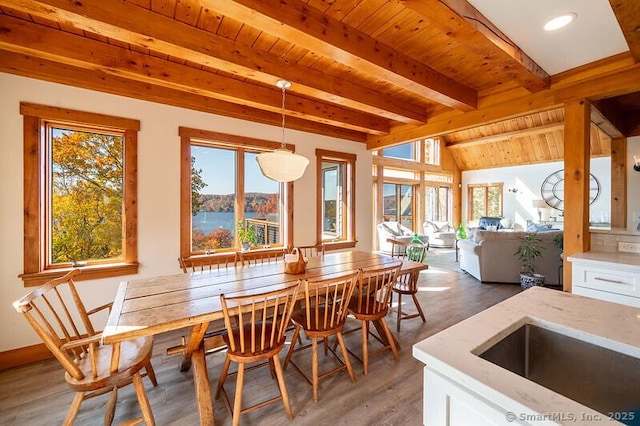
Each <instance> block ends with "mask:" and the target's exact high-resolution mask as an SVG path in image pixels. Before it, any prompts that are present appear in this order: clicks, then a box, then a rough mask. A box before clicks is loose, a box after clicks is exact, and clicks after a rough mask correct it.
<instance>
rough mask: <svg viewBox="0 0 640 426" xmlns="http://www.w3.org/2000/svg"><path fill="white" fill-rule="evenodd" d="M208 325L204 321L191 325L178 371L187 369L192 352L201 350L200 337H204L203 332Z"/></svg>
mask: <svg viewBox="0 0 640 426" xmlns="http://www.w3.org/2000/svg"><path fill="white" fill-rule="evenodd" d="M208 326H209V323H208V322H206V323H202V324H197V325H194V326H193V327H191V332H190V334H189V342H188V343H187V345H186V346H185V347H184V350H183V351H182V354H183V358H182V363H181V364H180V371H182V372H184V371H189V369H190V368H191V361H192V360H193V354H194V353H195V352H196V351H198V350H203V349H202V339H204V334H205V333H206V331H207V327H208Z"/></svg>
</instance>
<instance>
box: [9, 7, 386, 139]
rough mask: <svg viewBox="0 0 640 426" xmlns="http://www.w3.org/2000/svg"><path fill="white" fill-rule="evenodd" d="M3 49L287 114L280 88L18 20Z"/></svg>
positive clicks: (295, 102) (315, 106) (308, 112)
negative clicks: (249, 85)
mask: <svg viewBox="0 0 640 426" xmlns="http://www.w3.org/2000/svg"><path fill="white" fill-rule="evenodd" d="M0 47H2V48H4V49H6V50H10V51H14V52H17V53H25V54H29V55H37V56H39V57H42V58H45V59H49V60H53V61H57V62H63V63H69V64H72V65H74V66H78V67H84V68H89V69H96V70H101V71H103V72H105V73H108V74H115V75H119V76H125V77H127V78H130V79H133V80H136V81H141V82H144V83H152V84H155V85H159V86H164V87H168V88H172V89H176V90H182V91H185V92H190V93H196V94H199V95H203V96H208V97H212V98H215V99H219V100H224V101H227V102H232V103H237V104H242V105H245V106H249V107H252V108H259V109H265V110H267V111H271V112H281V102H282V100H281V99H282V98H281V96H282V95H281V93H280V90H278V89H275V88H274V89H271V88H265V87H261V86H253V87H252V88H251V89H250V90H248V89H247V84H248V83H247V82H242V81H239V80H237V79H233V78H230V77H225V76H221V75H217V74H213V73H210V72H207V71H202V70H200V69H196V68H193V67H190V66H186V65H181V64H177V63H175V62H170V61H166V60H163V59H160V58H156V57H152V56H149V55H145V54H142V53H137V52H133V51H130V50H127V49H123V48H121V47H117V46H113V45H109V44H106V43H102V42H99V41H94V40H89V39H87V38H85V37H79V36H76V35H73V34H70V33H64V32H61V31H58V30H55V29H52V28H48V27H44V26H41V25H38V24H33V23H30V22H27V21H23V20H21V19H18V18H12V17H9V16H4V15H3V16H0ZM287 101H288V102H287V104H286V114H287V115H292V116H297V117H299V118H304V119H308V120H313V121H318V122H322V123H325V124H329V125H334V126H336V125H337V126H340V127H345V128H348V129H351V130H356V131H362V132H366V133H370V134H383V133H386V132H388V130H389V123H388V121H386V120H382V119H380V118H378V117H375V116H373V115H370V114H364V113H359V112H357V111H351V110H346V109H343V108H339V107H335V106H332V105H328V104H322V103H319V102H315V101H312V100H310V99H306V98H302V97H299V96H296V95H288V96H287Z"/></svg>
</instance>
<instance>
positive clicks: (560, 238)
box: [553, 232, 564, 259]
mask: <svg viewBox="0 0 640 426" xmlns="http://www.w3.org/2000/svg"><path fill="white" fill-rule="evenodd" d="M553 245H555V246H556V247H558V248H559V249H560V259H563V255H562V250H563V247H564V234H563V233H562V232H560V233H559V234H557V235H556V236H555V237H553Z"/></svg>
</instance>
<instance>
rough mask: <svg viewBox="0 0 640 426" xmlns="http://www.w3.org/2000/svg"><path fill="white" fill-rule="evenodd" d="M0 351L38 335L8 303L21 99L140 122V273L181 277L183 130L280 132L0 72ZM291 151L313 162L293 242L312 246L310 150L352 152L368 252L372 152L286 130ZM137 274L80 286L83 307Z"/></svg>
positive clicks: (18, 283)
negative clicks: (355, 156) (181, 149)
mask: <svg viewBox="0 0 640 426" xmlns="http://www.w3.org/2000/svg"><path fill="white" fill-rule="evenodd" d="M0 94H1V95H0V200H2V201H1V203H2V204H0V235H1V237H0V238H1V242H0V300H1V303H0V324H2V327H0V351H6V350H10V349H14V348H19V347H23V346H27V345H31V344H35V343H39V340H38V338H37V337H36V335H35V333H34V332H33V331H32V329H31V328H30V327H29V326H28V324H27V322H26V321H25V320H24V318H22V316H21V315H19V314H18V313H17V312H15V310H14V309H13V307H12V306H11V303H12V302H13V301H14V300H17V299H19V298H20V297H22V296H23V295H24V294H25V293H27V292H28V291H29V289H27V288H25V287H24V286H23V283H22V280H21V279H20V278H18V275H19V274H20V273H22V264H23V241H22V235H23V218H22V206H23V202H22V197H23V191H22V186H23V185H22V179H23V175H22V145H23V138H22V116H21V115H20V111H19V106H20V102H21V101H24V102H32V103H38V104H44V105H49V106H58V107H63V108H69V109H76V110H82V111H88V112H96V113H103V114H109V115H115V116H120V117H127V118H132V119H138V120H140V122H141V130H140V132H139V135H138V136H139V137H138V182H139V183H138V255H139V261H140V264H141V266H140V269H139V274H138V275H137V276H135V277H146V276H154V275H163V274H173V273H179V272H180V270H179V268H178V262H177V258H178V255H179V240H180V235H179V218H180V212H179V205H180V199H179V198H180V189H179V183H180V182H179V180H180V138H179V136H178V127H179V126H185V127H191V128H196V129H202V130H210V131H217V132H224V133H231V134H236V135H242V136H248V137H253V138H260V139H267V140H273V141H278V142H279V141H280V138H281V129H280V127H277V126H267V125H263V124H257V123H252V122H248V121H243V120H238V119H233V118H227V117H221V116H217V115H212V114H206V113H201V112H196V111H191V110H187V109H182V108H175V107H170V106H166V105H160V104H154V103H151V102H144V101H139V100H135V99H129V98H125V97H120V96H114V95H109V94H104V93H98V92H93V91H89V90H83V89H78V88H74V87H69V86H64V85H59V84H53V83H47V82H44V81H39V80H33V79H28V78H24V77H17V76H13V75H9V74H3V73H0ZM286 141H287V142H288V143H293V144H295V145H296V153H298V154H302V155H304V156H306V157H307V158H309V159H310V160H311V163H310V164H309V167H308V168H307V171H306V172H305V174H304V176H303V177H302V178H301V179H300V180H298V181H296V182H295V188H294V192H295V200H294V218H295V219H294V242H295V243H296V244H300V245H302V244H311V243H314V242H315V229H316V227H315V216H316V214H315V203H316V198H315V193H316V189H315V149H316V148H323V149H327V150H335V151H342V152H350V153H354V154H357V161H356V188H357V189H358V190H357V198H356V207H357V211H358V212H359V216H358V220H357V225H356V226H357V229H356V237H357V239H358V244H357V248H358V249H361V250H371V247H372V236H371V229H372V223H371V211H372V194H371V192H372V191H370V190H367V188H371V165H372V158H371V153H370V152H369V151H367V150H366V148H365V145H364V144H361V143H357V142H351V141H344V140H340V139H336V138H330V137H323V136H320V135H315V134H309V133H304V132H298V131H293V130H287V131H286ZM131 278H134V276H128V277H116V278H109V279H101V280H91V281H81V282H79V290H80V292H81V293H82V296H83V298H85V299H86V300H87V306H88V307H92V306H97V305H99V304H101V303H105V302H106V301H109V300H113V297H114V296H115V292H116V288H117V285H118V283H119V282H120V281H122V280H125V279H131Z"/></svg>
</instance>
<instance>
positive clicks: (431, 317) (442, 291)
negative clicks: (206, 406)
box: [0, 249, 521, 426]
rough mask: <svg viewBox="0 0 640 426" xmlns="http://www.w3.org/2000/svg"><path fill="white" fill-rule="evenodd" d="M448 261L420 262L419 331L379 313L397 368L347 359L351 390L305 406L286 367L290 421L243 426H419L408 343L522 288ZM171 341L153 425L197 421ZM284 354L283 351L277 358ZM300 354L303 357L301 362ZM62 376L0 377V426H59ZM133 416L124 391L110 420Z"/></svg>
mask: <svg viewBox="0 0 640 426" xmlns="http://www.w3.org/2000/svg"><path fill="white" fill-rule="evenodd" d="M454 257H455V256H454V252H453V250H449V249H432V250H430V251H429V254H428V255H427V260H426V262H427V263H428V264H429V265H430V266H429V270H427V271H423V272H422V273H421V276H420V282H419V286H420V289H421V291H420V292H419V295H418V297H419V299H420V301H421V304H422V308H423V310H424V312H425V315H426V316H427V322H426V324H425V323H423V322H422V321H421V320H420V319H419V318H415V319H410V320H405V321H403V322H402V329H401V331H400V333H399V334H396V333H395V329H396V322H395V315H394V314H395V312H394V313H392V314H390V315H388V316H387V323H388V324H389V326H390V328H391V330H392V332H393V333H394V334H396V337H397V338H398V341H399V343H400V346H401V350H400V361H399V362H398V363H396V362H394V359H393V356H392V354H391V353H390V352H385V353H381V354H378V355H375V356H373V357H372V358H371V359H370V365H369V375H368V376H363V375H362V364H360V363H359V362H358V361H356V360H355V359H353V358H352V362H353V365H354V370H355V371H356V379H357V381H356V383H351V381H350V380H349V378H348V376H347V375H346V374H337V375H334V376H331V377H329V378H327V379H324V380H322V381H321V382H320V388H319V395H320V400H319V402H318V403H317V404H314V403H313V398H312V390H311V386H310V385H308V384H307V383H306V382H305V381H304V380H303V379H302V377H301V376H300V374H299V373H298V372H297V371H296V370H295V369H294V368H288V369H287V371H286V372H285V377H286V380H287V386H288V389H289V396H290V398H291V407H292V410H293V415H294V419H293V420H292V421H289V420H288V419H287V417H286V414H285V411H284V408H283V407H282V404H278V403H276V404H271V405H269V406H267V407H265V408H262V409H259V410H256V411H253V412H251V413H248V414H245V415H243V416H242V424H243V425H258V424H259V425H283V424H291V425H306V424H314V425H316V424H317V425H329V424H331V425H364V424H366V425H407V426H411V425H421V424H422V367H423V365H422V364H421V363H420V362H418V361H417V360H416V359H415V358H413V356H412V354H411V352H412V345H413V344H414V343H416V342H418V341H420V340H422V339H425V338H426V337H428V336H431V335H432V334H435V333H437V332H438V331H441V330H443V329H445V328H447V327H449V326H451V325H453V324H455V323H457V322H459V321H462V320H463V319H465V318H468V317H470V316H472V315H474V314H476V313H477V312H480V311H482V310H484V309H486V308H488V307H490V306H492V305H494V304H495V303H498V302H500V301H502V300H504V299H506V298H508V297H510V296H512V295H514V294H516V293H519V292H520V291H521V289H520V286H519V285H511V284H480V283H479V282H478V281H477V280H475V279H474V278H473V277H471V276H469V275H468V274H466V273H464V272H462V271H460V269H459V267H458V264H457V263H455V261H454ZM405 299H407V300H403V302H405V301H406V302H409V305H408V309H409V310H411V309H413V306H412V302H411V301H410V298H405ZM347 326H354V327H355V326H357V321H349V322H348V323H347ZM179 338H180V333H171V334H166V335H161V336H157V337H156V340H155V348H154V357H153V360H152V362H153V365H154V368H155V370H156V374H157V377H158V382H159V385H158V387H156V388H153V387H152V386H151V384H150V382H149V381H148V380H147V379H145V380H144V381H145V384H146V387H147V391H148V395H149V399H150V403H151V407H152V409H153V414H154V416H155V420H156V424H158V425H197V424H198V423H199V420H198V413H197V407H196V402H195V395H194V387H193V380H192V372H191V371H188V372H186V373H181V372H180V371H179V369H178V364H179V358H178V357H168V356H166V355H165V350H166V348H167V347H170V346H173V345H175V344H176V343H177V342H178V341H179ZM345 341H346V344H347V346H349V347H350V348H351V349H352V350H353V351H354V352H355V353H359V352H360V344H361V343H360V333H350V334H349V335H348V336H345ZM285 352H286V347H285V350H283V352H282V354H281V358H282V359H284V354H285ZM310 352H311V351H304V352H302V353H299V355H296V356H297V358H295V359H296V363H297V364H298V365H299V366H301V368H304V367H305V366H308V371H309V372H310V371H311V359H310ZM307 353H309V355H308V359H305V356H307ZM223 359H224V353H218V354H214V355H211V356H209V357H207V365H208V369H209V377H210V380H211V383H212V386H214V387H215V385H216V383H217V379H218V375H219V373H220V368H221V365H222V361H223ZM323 362H324V364H323ZM333 362H334V360H333V358H332V356H331V355H329V356H327V357H325V356H324V355H323V353H322V351H320V372H322V371H324V370H323V367H322V366H323V365H324V366H325V368H326V369H329V368H330V367H331V365H333ZM232 369H234V366H233V364H232ZM234 371H235V370H234ZM305 371H306V370H305ZM63 374H64V373H63V371H62V368H61V367H60V366H59V364H58V363H57V362H56V361H54V360H50V361H45V362H40V363H37V364H32V365H29V366H25V367H20V368H15V369H11V370H7V371H2V372H0V425H20V426H29V425H44V424H60V423H61V422H62V420H63V419H64V416H65V414H66V411H67V409H68V407H69V404H70V403H71V400H72V392H71V391H70V389H69V388H68V387H67V385H66V383H65V381H64V377H63ZM226 389H227V392H228V393H229V394H230V395H233V392H234V390H235V377H233V378H231V379H229V380H228V381H227V385H226ZM244 389H245V392H244V397H243V398H244V399H243V401H244V404H243V405H247V404H250V403H251V401H253V400H255V399H256V398H258V399H267V398H269V397H271V396H275V395H277V392H278V390H277V385H276V381H275V380H273V379H271V376H270V374H269V371H268V369H266V368H260V369H257V370H253V371H250V372H248V373H247V374H246V375H245V386H244ZM213 392H214V393H215V388H214V389H213ZM106 402H107V396H101V397H97V398H94V399H93V400H88V401H86V402H85V403H84V404H83V405H82V407H81V409H80V414H79V416H78V419H77V421H76V423H75V424H76V425H98V424H102V419H103V413H104V407H105V404H106ZM138 411H139V409H138V405H137V401H136V398H135V393H134V391H133V387H131V386H130V387H127V388H126V389H121V390H120V391H119V400H118V406H117V408H116V419H115V422H114V423H118V422H121V421H125V420H127V419H129V418H132V417H133V416H134V415H137V413H138ZM214 411H215V417H216V424H218V425H229V424H231V415H230V413H229V411H228V410H227V409H226V407H225V405H224V403H223V402H222V398H221V399H219V400H216V401H214Z"/></svg>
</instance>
